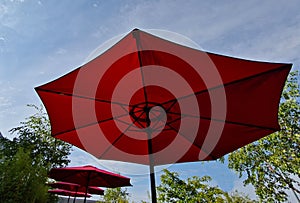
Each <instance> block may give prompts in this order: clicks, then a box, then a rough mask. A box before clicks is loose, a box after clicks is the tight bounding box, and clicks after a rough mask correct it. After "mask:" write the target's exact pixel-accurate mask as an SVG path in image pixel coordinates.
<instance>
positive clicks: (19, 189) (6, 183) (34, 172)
mask: <svg viewBox="0 0 300 203" xmlns="http://www.w3.org/2000/svg"><path fill="white" fill-rule="evenodd" d="M39 158H40V157H39ZM39 158H37V159H39ZM39 163H40V162H35V163H32V160H31V157H30V154H29V153H28V152H25V151H24V150H23V149H22V148H19V150H18V152H17V153H16V154H15V155H14V156H13V157H12V159H6V160H3V161H2V162H1V164H0V166H1V167H0V174H1V175H0V202H6V203H10V202H11V203H15V202H26V203H27V202H28V203H29V202H31V203H34V202H35V203H39V202H40V203H42V202H47V196H48V194H47V189H48V188H47V187H46V185H45V182H46V178H47V171H46V170H45V168H43V167H42V166H40V165H39Z"/></svg>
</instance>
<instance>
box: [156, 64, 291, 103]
mask: <svg viewBox="0 0 300 203" xmlns="http://www.w3.org/2000/svg"><path fill="white" fill-rule="evenodd" d="M285 68H289V65H284V66H281V67H279V68H277V69H272V70H268V71H265V72H261V73H258V74H255V75H251V76H248V77H245V78H241V79H239V80H234V81H231V82H228V83H225V84H221V85H217V86H215V87H211V88H208V89H205V90H201V91H198V92H195V93H192V94H189V95H185V96H182V97H178V98H175V99H171V100H169V101H166V102H163V103H162V105H165V104H167V103H170V102H174V101H178V100H182V99H186V98H189V97H192V96H194V95H198V94H202V93H205V92H209V91H211V90H215V89H218V88H221V87H226V86H229V85H233V84H236V83H239V82H241V81H245V80H249V79H252V78H256V77H259V76H262V75H265V74H269V73H272V72H275V71H280V70H283V69H285Z"/></svg>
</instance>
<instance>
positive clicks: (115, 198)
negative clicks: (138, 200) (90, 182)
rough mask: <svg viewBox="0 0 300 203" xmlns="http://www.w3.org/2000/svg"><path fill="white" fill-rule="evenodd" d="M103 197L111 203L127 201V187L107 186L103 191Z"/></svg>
mask: <svg viewBox="0 0 300 203" xmlns="http://www.w3.org/2000/svg"><path fill="white" fill-rule="evenodd" d="M103 199H104V200H105V202H111V203H128V202H129V201H128V193H127V189H126V188H125V189H122V188H120V187H119V188H108V189H106V190H105V192H104V197H103Z"/></svg>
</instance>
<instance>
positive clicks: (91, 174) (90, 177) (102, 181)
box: [49, 166, 131, 192]
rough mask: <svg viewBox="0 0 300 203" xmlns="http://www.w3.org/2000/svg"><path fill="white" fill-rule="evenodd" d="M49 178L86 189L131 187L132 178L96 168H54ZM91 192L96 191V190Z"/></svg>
mask: <svg viewBox="0 0 300 203" xmlns="http://www.w3.org/2000/svg"><path fill="white" fill-rule="evenodd" d="M49 177H50V178H53V179H55V180H59V181H64V182H69V183H75V184H79V185H81V186H84V187H85V188H86V187H88V186H99V187H110V188H115V187H122V186H131V184H130V178H127V177H125V176H121V175H119V174H115V173H111V172H108V171H105V170H101V169H98V168H96V167H94V166H80V167H65V168H52V169H51V170H50V172H49ZM91 190H93V191H95V188H92V189H91ZM91 190H90V189H89V190H88V191H89V192H90V191H91Z"/></svg>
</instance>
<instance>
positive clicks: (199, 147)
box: [167, 124, 217, 160]
mask: <svg viewBox="0 0 300 203" xmlns="http://www.w3.org/2000/svg"><path fill="white" fill-rule="evenodd" d="M167 125H168V126H169V127H170V128H171V130H173V131H175V132H176V133H177V134H179V135H180V136H181V137H183V138H184V139H186V140H187V141H188V142H190V143H192V144H193V145H194V146H196V147H197V148H198V149H200V150H201V151H203V152H204V153H205V154H207V155H208V156H209V157H211V158H212V159H214V160H216V159H217V157H215V156H213V155H212V154H208V153H206V152H205V151H204V150H203V149H202V147H201V146H199V145H197V144H196V143H194V142H193V141H191V140H190V139H188V138H187V137H186V136H184V135H183V134H182V133H180V132H179V131H178V130H177V129H176V128H174V127H173V126H171V125H169V124H167Z"/></svg>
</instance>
